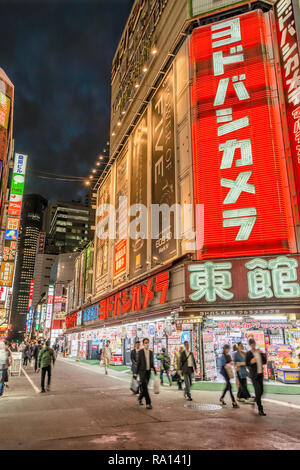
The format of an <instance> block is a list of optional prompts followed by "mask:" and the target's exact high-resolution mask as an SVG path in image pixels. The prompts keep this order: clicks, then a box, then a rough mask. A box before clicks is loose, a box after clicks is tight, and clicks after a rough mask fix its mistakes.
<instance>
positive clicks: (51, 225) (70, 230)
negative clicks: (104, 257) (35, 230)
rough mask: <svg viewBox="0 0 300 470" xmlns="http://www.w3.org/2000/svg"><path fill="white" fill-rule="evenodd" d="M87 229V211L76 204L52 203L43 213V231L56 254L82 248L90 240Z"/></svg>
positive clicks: (88, 220)
mask: <svg viewBox="0 0 300 470" xmlns="http://www.w3.org/2000/svg"><path fill="white" fill-rule="evenodd" d="M89 227H90V212H89V209H88V208H87V207H86V206H84V205H83V204H80V203H78V202H63V201H54V202H51V203H50V204H49V206H48V207H47V209H46V211H45V220H44V231H45V232H46V233H47V237H48V242H49V241H50V240H52V242H53V243H52V245H53V244H54V246H55V247H56V249H57V253H69V252H72V251H76V250H77V249H78V248H81V247H83V246H84V245H85V244H86V243H87V242H88V241H89V238H90V233H89ZM50 245H51V243H50Z"/></svg>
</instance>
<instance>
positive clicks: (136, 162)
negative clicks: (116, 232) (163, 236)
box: [129, 111, 148, 278]
mask: <svg viewBox="0 0 300 470" xmlns="http://www.w3.org/2000/svg"><path fill="white" fill-rule="evenodd" d="M147 153H148V119H147V111H145V113H144V115H143V116H142V118H141V120H140V122H139V123H138V125H137V127H136V129H135V130H134V132H133V136H132V154H131V185H130V206H132V205H134V204H143V205H144V206H147V162H148V159H147ZM137 232H140V227H137ZM143 237H144V238H143ZM147 239H148V234H147V233H145V234H140V236H139V237H137V238H136V240H134V239H132V238H131V237H130V256H129V266H130V268H129V269H130V277H131V278H133V277H134V276H136V275H138V274H141V273H143V272H145V271H146V269H147V264H146V261H147Z"/></svg>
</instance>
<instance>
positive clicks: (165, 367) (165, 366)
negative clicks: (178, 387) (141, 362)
mask: <svg viewBox="0 0 300 470" xmlns="http://www.w3.org/2000/svg"><path fill="white" fill-rule="evenodd" d="M156 359H157V360H158V361H160V383H161V385H163V384H164V372H165V373H166V374H167V377H168V381H169V385H170V386H171V385H172V379H171V378H170V376H169V370H170V365H171V359H170V356H169V354H168V353H167V351H166V348H161V353H160V354H157V355H156Z"/></svg>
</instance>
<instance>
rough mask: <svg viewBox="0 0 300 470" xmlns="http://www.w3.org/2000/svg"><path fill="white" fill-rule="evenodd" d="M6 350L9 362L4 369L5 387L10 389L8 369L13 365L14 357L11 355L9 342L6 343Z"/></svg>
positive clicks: (7, 361)
mask: <svg viewBox="0 0 300 470" xmlns="http://www.w3.org/2000/svg"><path fill="white" fill-rule="evenodd" d="M4 349H5V351H6V352H7V360H6V363H5V366H4V369H3V374H4V379H3V381H4V385H5V387H6V388H8V369H9V367H10V366H11V365H12V355H11V350H10V348H9V344H8V342H7V341H4Z"/></svg>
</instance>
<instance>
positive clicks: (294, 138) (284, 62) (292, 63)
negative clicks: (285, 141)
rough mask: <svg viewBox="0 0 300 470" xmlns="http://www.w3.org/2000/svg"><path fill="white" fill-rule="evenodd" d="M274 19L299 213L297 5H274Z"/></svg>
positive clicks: (288, 2)
mask: <svg viewBox="0 0 300 470" xmlns="http://www.w3.org/2000/svg"><path fill="white" fill-rule="evenodd" d="M274 10H275V18H276V27H277V37H278V46H279V56H280V63H281V70H282V82H283V89H284V97H285V105H286V115H287V122H288V129H289V136H290V148H291V154H292V161H293V168H294V175H295V185H296V193H297V201H298V208H299V210H300V50H299V39H300V37H299V29H298V28H297V27H296V25H297V19H299V3H298V4H297V2H296V1H292V0H280V1H278V2H277V3H276V5H275V7H274Z"/></svg>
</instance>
